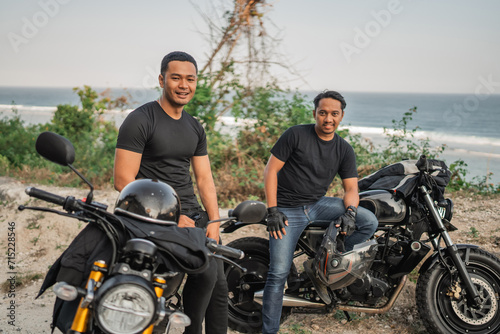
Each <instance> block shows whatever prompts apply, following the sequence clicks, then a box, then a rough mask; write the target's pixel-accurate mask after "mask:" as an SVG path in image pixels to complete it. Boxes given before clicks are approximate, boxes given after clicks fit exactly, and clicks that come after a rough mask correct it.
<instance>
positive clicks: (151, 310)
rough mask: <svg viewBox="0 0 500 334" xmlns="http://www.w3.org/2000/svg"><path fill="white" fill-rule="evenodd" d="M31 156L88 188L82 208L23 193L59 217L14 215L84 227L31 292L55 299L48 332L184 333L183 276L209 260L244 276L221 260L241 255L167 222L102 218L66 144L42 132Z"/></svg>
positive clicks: (244, 215)
mask: <svg viewBox="0 0 500 334" xmlns="http://www.w3.org/2000/svg"><path fill="white" fill-rule="evenodd" d="M36 149H37V151H38V153H39V154H40V155H42V156H43V157H45V158H47V159H49V160H50V161H52V162H55V163H58V164H60V165H63V166H68V167H70V168H71V169H72V170H73V171H75V172H76V173H77V174H78V175H79V176H80V177H81V178H82V179H83V180H84V181H85V182H86V183H87V184H88V185H89V186H90V192H89V194H88V195H87V197H86V199H84V200H79V199H76V198H74V197H72V196H68V197H61V196H59V195H56V194H53V193H49V192H46V191H43V190H40V189H37V188H33V187H28V188H26V193H27V194H28V195H29V196H32V197H35V198H37V199H41V200H43V201H46V202H50V203H53V204H56V205H58V206H62V208H63V209H64V211H59V210H55V209H53V208H48V207H27V206H20V207H19V209H20V210H25V209H31V210H39V211H44V212H52V213H56V214H59V215H63V216H67V217H70V218H75V219H78V220H80V221H83V222H85V223H87V226H86V227H85V228H84V229H83V230H82V231H81V232H80V233H79V234H78V236H77V237H76V238H75V239H74V240H73V241H72V243H71V244H70V246H69V247H68V248H67V249H66V250H65V251H64V253H63V254H62V255H61V257H60V258H59V259H58V260H57V261H56V262H55V263H54V264H53V265H52V266H51V269H50V270H49V273H48V274H47V276H46V278H45V280H44V282H43V285H42V287H41V289H40V292H39V296H40V295H41V294H42V293H43V292H44V291H45V290H46V289H47V288H49V287H51V286H52V285H54V292H55V294H56V296H57V299H56V302H55V305H54V313H53V326H55V327H57V328H59V329H60V330H61V331H62V332H63V333H71V334H76V333H110V334H113V333H120V334H125V333H130V334H136V333H168V331H169V329H170V328H171V326H176V327H185V326H189V324H190V319H189V318H188V317H187V316H186V315H185V314H184V313H182V311H183V307H182V299H181V296H180V294H179V288H180V286H181V284H182V282H183V278H184V276H185V274H186V273H187V274H196V273H200V272H202V271H203V270H205V269H206V268H207V266H208V262H209V257H218V258H220V259H222V260H224V261H225V262H227V263H230V264H231V265H234V266H236V267H238V268H239V269H240V270H243V271H245V269H244V268H242V267H239V266H238V265H237V264H236V263H234V262H233V261H232V260H230V259H229V258H228V257H230V258H242V257H243V256H244V254H243V252H241V251H240V250H238V249H234V248H231V247H227V246H223V245H219V244H217V243H216V242H215V240H211V239H208V238H206V236H205V232H204V231H203V230H202V229H188V228H179V227H178V226H177V224H176V222H175V219H171V221H168V219H167V221H166V220H162V221H161V224H158V222H157V221H154V219H149V218H147V217H145V216H146V215H144V216H140V217H139V216H138V217H134V215H135V214H134V213H130V212H129V214H128V215H127V214H119V213H120V212H119V211H117V210H115V213H116V214H113V213H110V212H107V211H106V210H107V206H106V205H104V204H101V203H98V202H95V201H93V200H92V199H93V187H92V185H91V184H90V182H88V181H87V180H86V179H85V178H84V177H83V176H82V175H81V174H80V173H79V172H78V171H77V170H76V169H75V168H74V167H73V166H72V163H73V161H74V159H75V151H74V148H73V145H72V144H71V142H70V141H69V140H67V139H66V138H64V137H62V136H59V135H57V134H55V133H52V132H44V133H42V134H40V136H39V137H38V139H37V142H36ZM134 182H146V183H147V184H146V186H147V187H146V190H147V191H148V192H150V193H151V192H158V193H159V194H160V192H161V191H163V189H167V191H168V189H171V191H172V192H173V193H175V191H174V190H173V189H172V188H171V187H170V186H168V185H167V184H165V183H161V182H158V181H154V180H139V181H134ZM134 182H132V183H131V184H130V185H132V184H133V183H134ZM160 186H161V187H163V188H158V187H160ZM148 187H151V188H148ZM155 187H157V188H155ZM143 189H144V188H143ZM123 193H124V191H122V193H121V194H120V196H121V195H122V194H123ZM164 193H165V192H164ZM164 193H163V194H161V195H164ZM134 196H135V195H131V196H130V197H127V198H124V199H123V200H124V202H126V203H125V204H124V205H133V201H134V200H136V199H134ZM175 196H177V195H176V194H175ZM158 197H160V195H159V196H158ZM175 198H177V197H175ZM119 199H120V197H119ZM117 203H118V202H117ZM122 211H124V213H127V212H126V211H125V210H122ZM176 212H177V211H176ZM265 214H266V213H265V208H263V209H262V208H261V210H260V212H259V211H258V210H257V211H256V210H255V208H254V207H253V206H252V205H251V203H242V204H240V205H238V206H237V207H236V209H235V210H234V211H233V217H232V219H234V218H235V217H237V219H239V220H241V221H246V222H256V221H259V220H261V219H262V218H263V216H265ZM217 221H224V219H219V220H217ZM212 222H214V221H212ZM209 223H211V222H209Z"/></svg>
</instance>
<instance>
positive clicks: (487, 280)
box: [417, 249, 500, 334]
mask: <svg viewBox="0 0 500 334" xmlns="http://www.w3.org/2000/svg"><path fill="white" fill-rule="evenodd" d="M469 252H470V254H469V260H468V264H466V266H467V271H468V272H469V274H470V276H471V278H472V283H473V284H474V285H475V287H476V289H477V291H478V292H479V296H480V298H481V304H480V305H479V306H478V307H474V306H472V304H471V301H470V300H468V296H467V292H466V290H465V286H464V284H463V283H461V282H458V281H457V280H455V279H454V278H452V277H451V276H450V274H449V272H448V271H447V270H446V269H445V268H444V267H443V266H442V265H440V264H439V265H435V266H434V267H433V268H432V269H430V270H429V271H428V272H426V273H425V274H423V275H422V276H421V277H420V278H419V280H418V283H417V306H418V310H419V313H420V316H421V318H422V321H423V322H424V324H425V326H426V327H427V330H428V331H429V332H432V333H476V334H479V333H482V334H486V333H488V334H493V333H499V332H500V260H499V259H498V258H496V257H494V256H493V255H491V254H490V253H488V252H486V251H484V250H481V249H470V250H469Z"/></svg>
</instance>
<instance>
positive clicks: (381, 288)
mask: <svg viewBox="0 0 500 334" xmlns="http://www.w3.org/2000/svg"><path fill="white" fill-rule="evenodd" d="M389 289H390V285H389V283H388V282H386V281H384V280H382V279H380V278H376V277H373V276H371V275H370V274H367V275H365V277H363V278H361V279H357V280H356V281H355V282H354V283H353V284H351V285H349V286H348V287H346V288H344V289H343V290H342V292H341V293H340V294H339V297H340V298H341V299H343V300H354V301H360V302H365V303H368V304H376V303H377V302H378V300H379V299H380V298H381V297H383V296H384V295H385V294H386V292H387V291H388V290H389Z"/></svg>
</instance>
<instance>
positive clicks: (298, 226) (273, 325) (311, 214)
mask: <svg viewBox="0 0 500 334" xmlns="http://www.w3.org/2000/svg"><path fill="white" fill-rule="evenodd" d="M279 210H280V211H281V212H283V213H284V214H285V215H286V216H287V218H288V226H286V227H285V231H286V235H284V236H283V239H274V238H269V253H270V257H271V259H270V260H271V263H270V266H269V271H268V273H267V281H266V286H265V288H264V300H263V305H262V333H264V334H270V333H277V332H278V330H279V325H280V318H281V308H282V306H283V291H284V288H285V283H286V280H287V277H288V273H289V272H290V267H291V265H292V261H293V253H294V251H295V247H296V245H297V241H298V240H299V237H300V235H301V233H302V231H304V229H305V228H306V226H307V225H308V224H310V223H311V222H312V221H318V220H322V221H325V222H324V225H325V226H328V225H330V222H331V221H332V220H334V219H336V218H338V217H339V216H341V215H342V214H343V213H344V212H345V207H344V201H343V200H342V199H341V198H335V197H322V198H321V199H320V200H319V201H317V202H316V203H314V204H311V205H306V206H302V207H294V208H282V207H280V208H279ZM377 226H378V221H377V218H376V217H375V215H374V214H373V213H372V212H371V211H369V210H366V209H364V208H362V207H359V208H358V214H357V216H356V230H355V231H354V233H353V234H351V235H350V236H349V237H347V238H346V240H345V248H346V251H349V250H352V248H353V246H354V245H356V244H359V243H361V242H364V241H366V240H367V239H368V238H370V237H371V236H372V235H373V233H375V230H376V229H377Z"/></svg>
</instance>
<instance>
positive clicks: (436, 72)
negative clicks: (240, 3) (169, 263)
mask: <svg viewBox="0 0 500 334" xmlns="http://www.w3.org/2000/svg"><path fill="white" fill-rule="evenodd" d="M228 1H229V0H226V1H224V0H215V2H216V3H220V2H226V3H227V2H228ZM267 2H268V3H271V4H272V7H269V8H268V10H269V12H268V13H267V14H266V15H267V17H268V19H269V20H270V21H272V22H273V24H274V25H271V26H270V28H269V31H270V32H273V31H274V32H276V33H277V34H279V36H280V37H281V39H282V42H281V44H280V46H279V50H280V51H281V52H282V53H283V54H284V55H285V56H286V58H287V59H288V61H289V62H290V63H292V64H294V67H295V69H296V70H297V71H298V72H299V73H300V74H301V75H302V78H303V80H295V81H291V82H290V81H289V78H285V77H283V82H287V85H289V86H290V88H293V89H300V90H316V91H317V90H323V89H335V90H339V91H363V92H366V91H368V92H415V93H421V92H423V93H465V94H478V92H479V91H481V93H494V94H500V20H499V19H498V15H499V13H500V1H497V0H478V1H468V0H455V1H451V0H443V1H431V0H422V1H417V0H389V1H378V0H373V1H338V0H308V1H305V0H278V1H273V0H268V1H267ZM211 3H214V0H212V1H209V0H192V1H172V0H163V1H159V0H149V1H148V0H146V1H141V2H139V1H131V0H108V1H102V0H100V1H98V0H85V1H84V0H23V1H14V0H0V35H1V37H0V86H29V87H32V86H43V87H77V86H82V85H84V84H86V85H90V86H92V87H123V88H132V87H153V86H155V85H156V83H157V75H158V70H159V63H160V61H161V58H162V57H163V56H164V55H165V54H167V53H168V52H170V51H174V50H183V51H186V52H188V53H190V54H192V55H193V56H194V57H195V58H196V59H197V61H198V63H199V64H200V65H203V64H204V63H205V62H206V60H207V54H208V53H209V52H210V45H209V43H208V42H207V40H206V39H205V38H204V34H206V33H207V32H208V28H207V26H206V24H205V22H204V21H203V19H202V18H201V15H200V14H199V12H198V11H197V10H196V8H195V7H199V8H200V9H201V10H203V11H204V12H209V13H210V15H215V16H216V15H217V13H214V12H211V10H212V9H211V8H212V6H211Z"/></svg>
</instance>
